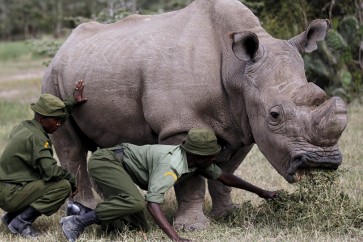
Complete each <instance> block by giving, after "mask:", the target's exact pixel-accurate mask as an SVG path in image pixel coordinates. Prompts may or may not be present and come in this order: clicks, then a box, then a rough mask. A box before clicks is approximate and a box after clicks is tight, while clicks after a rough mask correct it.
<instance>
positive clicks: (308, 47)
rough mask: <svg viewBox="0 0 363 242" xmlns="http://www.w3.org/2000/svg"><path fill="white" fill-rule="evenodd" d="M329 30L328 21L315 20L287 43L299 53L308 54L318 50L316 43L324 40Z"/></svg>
mask: <svg viewBox="0 0 363 242" xmlns="http://www.w3.org/2000/svg"><path fill="white" fill-rule="evenodd" d="M329 28H330V21H329V20H327V19H315V20H313V21H312V22H311V23H310V24H309V26H308V28H307V29H306V30H305V31H304V32H302V33H301V34H299V35H297V36H295V37H293V38H291V39H290V40H289V43H290V44H292V45H294V46H296V48H297V49H298V50H299V52H300V53H304V52H308V53H310V52H312V51H314V50H316V49H317V48H318V45H317V42H318V41H321V40H323V39H324V38H325V36H326V33H327V32H328V30H329Z"/></svg>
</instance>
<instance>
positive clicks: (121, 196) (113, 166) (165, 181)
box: [61, 128, 276, 241]
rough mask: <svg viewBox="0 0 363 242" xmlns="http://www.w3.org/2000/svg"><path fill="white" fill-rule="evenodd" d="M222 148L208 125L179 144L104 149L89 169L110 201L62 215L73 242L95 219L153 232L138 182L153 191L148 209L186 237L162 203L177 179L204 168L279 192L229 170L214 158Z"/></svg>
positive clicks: (170, 232)
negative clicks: (93, 207)
mask: <svg viewBox="0 0 363 242" xmlns="http://www.w3.org/2000/svg"><path fill="white" fill-rule="evenodd" d="M220 150H221V147H220V146H219V145H218V144H217V137H216V136H215V134H214V133H213V132H212V131H211V130H209V129H204V128H193V129H191V130H190V131H189V132H188V135H187V137H186V140H185V141H184V142H183V143H182V144H181V145H177V146H172V145H144V146H136V145H132V144H128V143H122V144H120V145H118V146H115V147H112V148H105V149H98V150H97V151H96V152H94V153H93V155H92V157H91V158H90V160H89V162H88V172H89V175H90V177H92V178H93V179H94V181H95V182H96V184H97V186H98V188H99V189H100V191H101V192H102V195H103V198H104V201H102V202H100V203H98V205H97V206H96V208H95V209H94V210H92V209H89V208H87V207H84V206H83V205H79V206H80V207H81V210H82V211H85V212H84V213H83V214H78V215H71V216H67V217H64V218H62V220H61V223H62V229H63V233H64V234H65V236H66V237H67V238H68V240H69V241H75V240H76V239H77V238H78V237H79V235H80V234H81V233H82V232H83V230H84V229H85V228H86V227H87V226H89V225H91V224H103V225H104V224H112V223H114V222H115V221H120V220H122V221H123V222H124V223H126V224H127V225H128V226H130V227H132V228H135V229H140V230H144V231H147V230H148V225H147V222H146V220H145V217H144V213H143V208H144V207H145V202H144V198H143V197H142V195H141V194H140V192H139V190H138V189H137V187H136V185H135V183H136V184H137V185H138V186H139V187H140V188H142V189H145V190H147V193H146V195H145V200H146V202H147V209H148V211H149V212H150V214H151V215H152V217H153V219H154V220H155V222H156V223H157V224H158V226H159V227H160V228H161V229H162V230H163V231H164V233H165V234H166V235H167V236H168V237H169V238H170V239H171V240H173V241H189V240H188V239H183V238H180V237H179V235H178V234H177V233H176V231H175V230H174V229H173V227H172V226H171V225H170V224H169V222H168V221H167V219H166V217H165V215H164V212H163V211H162V209H161V208H160V204H161V203H163V200H164V194H165V193H166V192H167V191H168V190H169V189H170V188H171V187H172V186H173V185H174V184H175V183H178V182H180V181H182V180H184V179H186V178H187V177H189V176H191V175H193V174H195V173H199V174H200V175H202V176H204V177H205V178H208V179H214V180H219V181H221V182H222V183H223V184H225V185H227V186H231V187H236V188H240V189H245V190H247V191H250V192H253V193H255V194H257V195H258V196H260V197H262V198H265V199H269V198H270V199H273V198H275V197H276V192H272V191H267V190H263V189H261V188H258V187H256V186H254V185H252V184H250V183H248V182H246V181H244V180H242V179H240V178H238V177H236V176H234V175H233V174H230V173H225V172H223V171H222V170H221V169H220V168H219V167H218V166H217V165H215V164H213V159H214V157H215V155H216V154H218V153H219V152H220Z"/></svg>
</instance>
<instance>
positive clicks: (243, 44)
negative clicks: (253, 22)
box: [229, 31, 259, 61]
mask: <svg viewBox="0 0 363 242" xmlns="http://www.w3.org/2000/svg"><path fill="white" fill-rule="evenodd" d="M229 36H230V38H231V39H232V40H233V44H232V50H233V53H234V54H235V56H236V57H237V58H238V59H240V60H242V61H250V60H252V61H254V60H256V59H257V57H258V47H259V41H258V37H257V35H256V34H255V33H253V32H249V31H244V32H239V33H232V34H230V35H229Z"/></svg>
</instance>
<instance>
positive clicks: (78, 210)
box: [66, 200, 92, 216]
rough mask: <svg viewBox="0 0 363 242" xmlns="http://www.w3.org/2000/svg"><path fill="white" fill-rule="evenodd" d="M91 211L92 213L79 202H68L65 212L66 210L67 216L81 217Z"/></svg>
mask: <svg viewBox="0 0 363 242" xmlns="http://www.w3.org/2000/svg"><path fill="white" fill-rule="evenodd" d="M91 211H92V208H89V207H86V206H84V205H83V204H81V203H79V202H74V201H72V200H68V203H67V210H66V215H67V216H71V215H83V214H85V213H88V212H91Z"/></svg>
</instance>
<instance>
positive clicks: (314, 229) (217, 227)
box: [0, 43, 363, 242]
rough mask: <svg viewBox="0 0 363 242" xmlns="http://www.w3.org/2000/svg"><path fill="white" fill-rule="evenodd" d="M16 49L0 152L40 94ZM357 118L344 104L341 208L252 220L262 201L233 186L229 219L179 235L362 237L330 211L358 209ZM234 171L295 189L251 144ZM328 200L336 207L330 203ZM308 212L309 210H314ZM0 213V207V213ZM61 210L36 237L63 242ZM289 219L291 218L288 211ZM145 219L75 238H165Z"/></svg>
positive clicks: (1, 76)
mask: <svg viewBox="0 0 363 242" xmlns="http://www.w3.org/2000/svg"><path fill="white" fill-rule="evenodd" d="M1 46H3V45H2V44H0V56H2V53H4V52H5V50H4V48H1ZM8 47H9V46H8ZM9 48H10V47H9ZM21 48H24V45H23V44H21V43H20V44H19V45H18V46H17V47H16V48H15V49H21ZM5 49H6V48H5ZM21 53H23V54H21ZM21 53H20V54H18V55H16V56H15V57H11V58H6V59H5V58H4V59H2V57H0V66H1V69H0V113H1V115H0V152H1V151H2V150H3V147H4V144H5V141H6V138H7V136H8V134H9V132H10V130H11V128H12V127H13V126H14V125H15V124H16V123H18V122H20V121H21V120H24V119H31V118H32V112H31V110H30V108H29V104H30V103H31V102H34V101H36V100H37V98H38V96H39V94H40V80H41V77H40V76H39V77H33V76H30V77H29V75H26V73H27V72H28V71H30V72H31V73H33V74H34V73H38V72H39V71H40V72H42V71H43V70H44V66H42V61H41V60H39V59H36V60H34V59H33V58H32V57H31V55H28V54H24V53H27V52H26V50H24V49H23V51H21ZM7 55H10V54H7ZM4 56H5V55H4ZM14 60H15V61H14ZM4 63H5V64H4ZM3 64H4V65H3ZM19 68H20V69H19ZM19 73H23V74H24V75H23V78H19ZM20 77H21V76H20ZM362 120H363V107H362V106H359V105H352V106H349V123H348V126H347V129H346V130H345V132H344V133H343V136H342V138H341V140H340V146H341V149H342V152H343V155H344V161H343V165H342V166H341V168H340V170H342V171H343V172H341V174H340V177H339V178H338V180H337V182H336V183H334V187H333V189H335V190H336V191H337V193H334V194H340V193H344V194H347V195H348V196H349V198H350V203H349V204H348V205H346V204H343V203H342V204H341V207H339V206H340V204H336V203H337V202H338V201H339V199H337V198H338V197H327V198H325V200H324V201H323V202H321V203H320V204H319V206H320V207H318V208H319V209H321V210H324V209H325V208H326V210H327V211H326V212H327V216H326V217H324V221H323V222H322V221H320V220H318V219H317V218H314V216H312V214H311V211H310V208H308V209H307V208H306V207H303V208H304V209H303V210H302V211H298V212H299V213H300V214H302V215H306V216H305V217H304V216H302V217H304V219H305V220H304V221H303V223H302V222H301V221H297V220H296V219H292V220H291V221H289V223H287V225H288V226H281V224H280V220H278V218H277V216H280V215H277V214H275V215H274V214H273V213H267V212H266V214H265V215H266V216H265V217H264V221H263V222H258V221H257V217H256V214H257V213H258V211H262V209H265V208H266V207H261V205H265V204H264V203H263V202H262V200H261V199H259V198H258V197H256V196H255V195H253V194H250V193H248V192H245V191H238V190H237V189H234V190H233V192H232V196H233V200H234V202H235V203H237V204H241V209H240V210H237V211H236V213H235V214H234V215H233V216H230V217H229V219H226V220H224V221H220V222H215V221H212V223H211V226H210V227H209V228H208V229H207V230H204V231H195V232H188V233H187V232H183V233H181V236H183V237H186V238H189V239H192V240H193V241H221V240H223V241H321V242H323V241H362V240H363V232H362V230H361V227H362V226H361V224H358V229H356V228H349V226H348V229H342V228H341V227H340V226H343V225H344V223H345V224H347V225H350V224H348V223H349V221H348V220H347V221H345V220H344V219H345V218H346V217H344V216H343V217H341V216H340V215H339V214H337V211H335V210H340V212H341V213H344V212H346V211H348V208H346V207H345V206H350V204H353V205H354V206H355V207H357V208H363V202H362V198H363V186H362V184H363V181H362V179H363V166H362V164H361V162H362V160H363V150H362V149H361V147H362V145H363V129H362V127H363V126H362V124H363V121H362ZM236 174H237V175H239V176H241V177H243V178H244V179H246V180H247V181H250V182H252V183H254V184H256V185H258V186H260V187H264V188H268V189H271V190H278V189H284V190H286V191H289V192H294V191H295V190H296V188H297V187H296V185H290V184H288V183H287V182H286V181H285V180H284V179H283V178H282V177H281V176H280V175H278V174H277V172H276V171H275V170H274V169H273V168H272V167H271V165H269V163H268V162H267V161H266V160H265V158H264V157H263V156H262V155H261V153H260V152H259V151H258V149H257V148H254V149H253V150H252V151H251V152H250V154H249V155H248V156H247V158H246V160H245V162H244V163H243V164H242V165H241V166H240V168H239V169H238V171H237V172H236ZM166 201H167V202H166V203H165V204H164V205H163V208H164V210H165V211H166V213H167V216H168V218H170V220H172V216H173V214H174V212H175V209H176V202H175V198H174V194H173V191H170V192H169V193H168V194H167V199H166ZM248 201H250V202H251V204H252V208H250V207H248V204H249V203H248ZM285 203H289V201H285ZM291 204H292V203H291ZM332 204H334V205H337V206H332ZM210 205H211V201H210V198H209V196H208V195H207V196H206V203H205V211H206V213H207V214H208V212H209V210H210ZM284 206H286V204H284ZM312 206H314V204H312ZM337 207H338V209H337ZM315 208H316V207H315ZM296 209H297V206H296V205H295V207H290V208H289V210H284V211H285V215H289V214H291V215H293V213H296V212H297V210H296ZM308 210H309V211H308ZM330 210H334V211H330ZM312 211H313V212H314V210H312ZM354 211H357V214H356V217H354V218H356V219H357V221H358V222H361V220H359V219H360V218H361V217H362V215H361V214H362V210H361V211H358V210H354ZM2 213H3V211H1V210H0V215H2ZM264 213H265V212H264ZM314 213H315V212H314ZM63 214H64V210H60V211H59V212H58V213H56V214H55V215H54V216H51V217H45V216H42V217H41V218H39V219H38V220H37V221H36V222H35V223H34V226H35V228H36V229H38V230H39V231H40V232H42V236H41V237H40V238H39V239H37V241H65V239H64V237H63V235H62V233H61V228H60V225H59V220H60V218H61V217H62V216H63ZM315 214H316V213H315ZM317 216H319V215H317ZM290 218H293V217H292V216H291V217H290ZM149 219H150V218H149ZM338 219H340V220H342V225H339V226H336V227H329V229H327V230H325V231H323V230H321V229H319V228H320V227H321V223H327V224H332V223H333V222H334V221H337V220H338ZM256 221H257V222H256ZM150 224H151V225H152V230H151V232H149V233H147V234H142V233H138V232H126V233H122V234H117V235H113V236H106V235H105V234H103V233H102V232H100V231H99V230H98V228H97V226H91V227H89V228H87V230H86V232H85V233H84V234H83V235H82V236H81V238H80V239H79V240H78V241H166V240H167V238H166V236H165V235H164V234H163V233H162V232H161V230H160V229H158V228H157V227H156V225H155V224H154V223H153V222H152V221H151V220H150ZM0 241H26V240H25V239H22V238H18V237H14V236H12V235H11V234H10V233H9V232H8V230H7V228H6V227H5V226H4V225H3V224H1V225H0Z"/></svg>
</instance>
